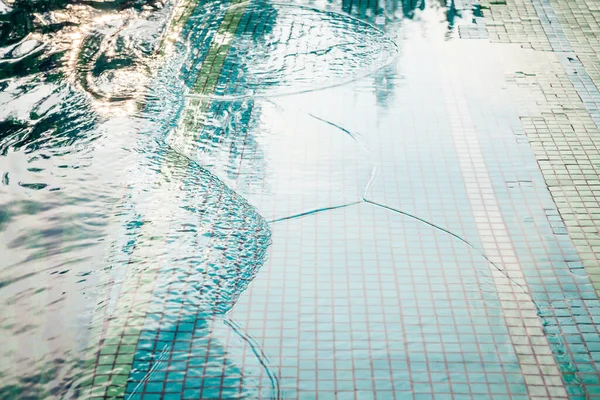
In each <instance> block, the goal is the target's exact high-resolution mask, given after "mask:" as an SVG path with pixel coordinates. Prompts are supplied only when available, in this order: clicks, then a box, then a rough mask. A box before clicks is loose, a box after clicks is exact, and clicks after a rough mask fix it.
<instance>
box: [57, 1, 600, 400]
mask: <svg viewBox="0 0 600 400" xmlns="http://www.w3.org/2000/svg"><path fill="white" fill-rule="evenodd" d="M599 10H600V8H599V7H598V4H597V2H594V1H581V2H579V1H578V2H566V1H563V0H550V1H548V0H498V1H496V0H482V1H476V0H461V1H458V0H449V1H445V2H428V1H425V0H418V1H417V0H415V1H413V0H403V1H382V2H376V1H375V2H371V1H365V2H363V1H358V2H353V1H342V2H341V3H340V2H305V3H292V2H284V3H273V2H269V1H264V0H260V1H259V0H252V1H249V2H242V1H235V0H234V1H231V2H204V3H202V4H192V3H182V4H181V5H180V10H179V14H177V15H179V17H178V18H177V19H176V20H175V22H173V25H172V26H171V29H172V30H173V32H175V33H174V34H173V35H172V38H173V41H172V43H171V46H172V48H171V50H170V51H171V52H167V50H165V57H164V58H162V59H160V61H161V62H160V66H159V67H158V68H157V69H156V71H152V74H151V84H150V85H149V91H148V94H147V95H146V97H145V100H144V103H143V107H140V111H139V112H138V114H136V115H135V118H137V119H140V120H143V121H145V123H147V125H143V129H142V131H143V133H144V134H143V135H139V136H137V137H136V140H134V141H126V142H124V143H123V147H125V148H127V149H130V150H131V154H135V155H132V156H131V157H136V158H135V159H134V160H135V163H136V168H137V170H136V174H126V173H125V174H123V175H122V176H123V177H125V178H124V179H126V180H127V182H126V183H124V184H123V185H122V188H121V189H122V194H121V200H120V202H119V203H118V204H119V206H118V207H119V210H121V211H120V213H119V217H120V220H119V224H117V225H116V226H115V230H114V232H113V236H112V237H111V243H112V245H111V247H110V248H109V251H108V252H109V256H108V257H107V260H109V261H107V263H108V264H110V265H109V267H110V268H108V269H109V271H108V272H107V276H108V277H109V279H108V281H110V282H111V283H110V284H109V285H107V287H106V290H105V291H104V292H102V291H101V293H100V294H99V295H98V296H97V298H95V299H94V301H93V302H92V303H93V304H92V306H91V308H92V309H94V315H93V317H91V318H90V321H91V322H90V323H89V324H88V325H87V326H85V331H86V337H87V340H85V342H86V343H85V345H84V346H81V347H82V349H80V351H79V352H78V354H77V355H76V356H75V358H76V359H77V361H76V363H75V364H76V365H77V368H75V369H74V372H70V373H71V375H70V377H69V378H68V379H67V381H68V384H67V385H66V386H65V388H64V390H63V391H62V392H61V396H62V397H65V398H82V399H84V398H85V399H108V398H115V399H158V398H164V399H197V398H206V399H219V398H227V399H233V398H261V399H262V398H272V399H296V398H300V399H329V398H332V399H334V398H336V399H337V398H339V399H346V398H347V399H446V398H451V399H462V398H472V399H567V398H569V399H585V398H596V397H597V398H600V331H599V328H598V326H599V324H600V300H599V297H598V296H599V293H600V261H599V260H600V236H599V226H600V205H599V203H598V201H599V198H600V190H599V189H600V180H599V178H598V177H599V174H598V169H599V168H600V152H599V148H600V147H599V146H600V145H599V143H600V142H599V141H600V131H599V129H600V125H599V124H600V92H599V90H598V85H600V75H599V73H598V69H599V68H600V67H599V59H598V50H599V47H600V45H599V44H598V40H597V39H598V35H600V27H599V26H598V18H600V14H599ZM440 21H441V22H440ZM166 37H171V36H166ZM131 118H132V119H134V117H131ZM136 121H137V120H136ZM117 122H118V121H117ZM131 142H135V143H133V144H132V143H131ZM127 146H129V147H127ZM138 164H139V166H138ZM123 168H125V167H123Z"/></svg>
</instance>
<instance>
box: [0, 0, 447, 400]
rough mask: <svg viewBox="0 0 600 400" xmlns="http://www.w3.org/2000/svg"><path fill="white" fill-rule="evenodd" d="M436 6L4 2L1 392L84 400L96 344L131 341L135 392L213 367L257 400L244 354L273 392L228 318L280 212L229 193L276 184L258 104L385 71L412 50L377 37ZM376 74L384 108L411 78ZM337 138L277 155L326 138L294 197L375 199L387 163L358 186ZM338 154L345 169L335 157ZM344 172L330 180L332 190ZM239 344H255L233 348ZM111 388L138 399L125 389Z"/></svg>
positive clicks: (288, 141)
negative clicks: (267, 214)
mask: <svg viewBox="0 0 600 400" xmlns="http://www.w3.org/2000/svg"><path fill="white" fill-rule="evenodd" d="M234 3H236V2H234ZM453 4H454V3H453V2H452V3H451V5H450V6H448V8H447V11H448V15H450V12H451V10H452V9H453ZM424 7H425V1H424V0H423V1H403V2H396V1H385V2H382V3H379V2H378V1H366V2H361V3H360V5H359V6H356V5H355V4H354V3H352V2H347V1H343V2H342V4H336V5H334V6H331V5H330V6H329V9H330V10H332V11H335V12H326V11H320V10H315V9H312V8H307V7H300V6H297V7H296V6H291V5H281V4H271V3H268V2H264V1H261V2H251V3H249V4H248V3H240V4H231V3H225V2H211V3H209V4H205V5H201V6H200V7H198V8H197V9H196V11H194V12H192V10H194V9H195V4H190V3H189V2H179V3H177V2H174V1H166V2H158V1H147V2H146V1H140V0H137V1H113V2H110V1H109V2H101V1H81V2H78V1H76V2H73V1H69V2H66V1H49V2H36V1H29V0H19V1H12V2H2V0H0V178H1V180H0V235H1V239H2V240H0V254H1V255H2V256H1V257H0V258H1V259H2V264H1V266H2V269H1V271H0V301H2V303H3V307H2V311H1V314H0V322H1V327H0V329H2V333H1V335H0V336H1V339H0V346H1V349H2V354H1V355H2V357H3V359H4V360H5V362H4V363H2V366H0V386H1V387H2V391H1V392H0V397H2V398H12V397H16V396H20V397H42V396H48V395H50V396H59V397H60V396H74V397H77V396H79V395H81V394H82V393H83V392H84V391H86V390H91V389H90V385H88V383H89V382H88V381H89V380H90V378H92V380H93V379H94V377H95V375H94V374H97V373H98V370H99V369H101V368H103V367H105V364H102V362H103V361H101V358H100V355H99V354H97V352H98V350H99V349H101V350H100V351H105V352H107V353H106V354H112V353H109V351H112V350H111V349H112V348H111V347H110V346H115V343H114V340H115V338H118V337H127V336H131V337H132V339H131V340H132V342H131V343H128V344H127V346H132V349H131V352H130V353H127V357H126V358H128V359H131V360H135V363H133V361H132V365H134V368H133V369H132V370H131V371H127V372H126V370H124V369H120V368H122V367H121V366H117V365H116V364H115V365H111V366H110V367H106V368H105V369H108V371H111V372H122V373H121V374H118V373H117V374H116V375H115V376H119V378H118V379H123V378H122V376H125V378H124V379H125V382H127V381H128V382H129V383H130V384H131V385H130V386H128V388H127V390H128V393H133V392H135V391H137V390H140V388H143V386H144V385H147V384H149V382H150V381H152V379H153V378H152V377H155V378H156V377H161V376H162V378H161V379H163V380H164V374H165V371H163V368H167V369H169V370H170V371H172V370H173V369H175V370H177V371H180V370H178V369H177V368H183V367H184V366H185V368H189V369H190V370H191V371H195V370H196V369H199V367H200V366H202V367H203V368H204V370H205V371H208V372H206V375H205V376H208V377H209V378H210V379H214V380H215V382H216V381H219V380H220V379H222V378H224V377H226V378H227V379H229V380H230V383H231V393H230V394H227V396H226V397H227V398H234V397H236V396H239V397H245V396H253V395H255V394H253V393H247V389H246V388H247V387H255V386H257V384H254V383H247V380H252V379H254V378H253V377H251V376H247V375H244V374H242V373H241V371H240V366H239V365H238V363H239V360H240V359H245V363H246V370H245V371H251V370H252V368H249V367H248V365H249V364H252V363H254V364H255V367H256V369H255V370H256V371H260V370H261V369H266V370H267V371H266V373H267V375H269V380H270V382H269V385H270V386H271V387H275V386H276V384H275V383H274V379H275V378H274V377H273V376H274V375H273V374H271V373H270V372H269V371H268V365H267V364H266V363H265V362H264V361H263V359H262V357H263V355H262V354H261V353H260V350H256V347H255V346H253V345H252V344H251V343H252V338H251V337H248V336H247V335H245V334H244V333H243V332H242V330H241V329H240V330H238V329H233V328H232V327H233V326H234V325H230V324H234V323H233V322H231V321H227V320H226V317H225V314H226V313H227V312H228V311H229V310H231V308H232V307H233V306H234V305H235V304H236V301H237V300H238V298H239V296H240V295H241V294H242V293H243V292H244V290H245V289H246V288H247V286H248V285H249V284H250V282H251V281H252V280H253V279H254V278H255V277H256V276H257V274H258V273H259V270H260V268H261V266H262V265H263V263H264V260H265V258H266V252H267V248H268V246H269V244H270V229H269V227H268V226H267V224H266V222H265V218H264V217H263V216H262V215H261V214H260V213H259V212H258V211H257V210H256V209H255V208H254V207H253V206H252V205H251V204H249V203H248V201H246V200H245V199H244V198H243V197H242V196H241V195H240V194H239V193H237V192H235V191H233V190H232V189H231V188H230V187H229V186H228V185H231V186H232V187H233V186H235V189H236V190H239V191H240V192H244V190H245V189H244V187H246V188H248V187H251V186H252V185H255V186H256V185H257V181H261V180H263V177H265V176H267V175H269V167H270V166H269V165H268V162H269V160H268V159H267V157H265V156H264V155H263V154H264V153H265V151H264V149H263V148H262V147H261V146H263V145H264V143H265V140H264V139H265V137H264V136H263V137H258V136H256V135H257V134H256V132H257V131H260V130H261V129H262V127H261V126H260V124H258V123H257V124H256V125H254V126H253V128H255V129H254V130H251V129H250V128H249V126H250V121H255V122H256V121H259V120H260V117H261V115H262V113H263V112H264V109H265V106H264V105H263V104H258V101H257V100H255V99H253V98H247V97H248V96H257V95H258V96H271V95H280V94H284V93H292V92H300V91H306V90H313V89H318V88H323V87H326V86H331V85H335V84H340V83H343V82H346V81H348V80H351V79H355V78H357V77H361V76H363V75H366V74H369V73H372V72H374V71H376V70H378V69H379V68H380V67H382V66H385V65H386V64H389V63H390V62H391V61H392V60H393V58H394V57H395V55H396V53H397V49H396V47H395V45H394V43H393V42H392V41H391V40H390V38H389V37H388V36H386V33H383V32H381V31H380V30H379V28H382V29H384V30H385V29H388V30H393V28H390V27H393V26H394V25H393V24H394V23H400V21H401V19H402V16H405V17H407V18H414V17H415V15H416V14H417V13H418V10H422V9H423V8H424ZM322 8H326V7H322ZM340 11H345V12H346V13H347V14H350V15H352V16H354V17H359V18H362V19H363V20H366V21H368V22H369V24H367V23H363V22H360V21H358V20H356V19H354V18H351V17H349V16H347V15H344V14H342V13H340ZM400 13H402V14H401V15H398V14H400ZM378 16H383V17H384V20H383V21H384V22H385V23H382V20H377V17H378ZM232 21H235V24H237V25H235V26H234V25H232V24H233V22H232ZM448 21H450V25H452V22H451V18H450V16H449V17H448ZM225 22H226V23H228V24H230V25H228V26H227V27H225V28H221V27H222V26H223V25H224V23H225ZM374 25H375V26H374ZM219 29H220V30H219ZM234 35H235V37H236V40H233V36H234ZM265 54H269V57H265ZM208 56H211V57H212V58H208ZM207 65H208V66H209V67H207ZM372 79H374V80H376V81H377V82H378V83H377V85H375V86H376V87H377V91H378V92H377V97H378V99H379V102H380V104H385V103H386V102H387V101H388V99H389V96H390V95H391V93H392V91H393V89H394V88H395V87H396V85H395V84H394V82H393V80H394V79H395V77H394V70H393V68H387V69H384V70H382V71H380V72H379V73H378V74H376V75H375V76H374V77H373V78H372ZM241 97H244V98H243V99H241ZM216 98H218V99H216ZM230 98H236V100H229V99H230ZM194 102H196V103H194ZM266 108H267V109H269V110H270V111H268V112H269V113H270V114H269V115H271V116H272V115H276V112H273V108H272V107H271V106H267V107H266ZM274 118H275V117H274ZM281 125H282V126H284V125H285V124H283V123H282V124H281ZM302 126H303V127H307V126H310V124H309V123H303V124H302ZM324 126H325V125H324ZM328 129H329V131H326V133H327V135H329V134H331V132H334V131H335V132H336V134H338V135H340V136H339V137H338V136H335V134H334V135H332V136H333V137H335V138H334V139H331V140H330V141H329V142H326V141H325V140H323V139H322V138H321V137H320V136H319V135H318V134H320V133H321V131H319V128H315V129H313V130H312V131H311V132H309V133H305V134H304V136H303V140H304V142H302V141H299V140H297V139H296V138H294V137H292V138H290V137H286V138H284V139H283V140H281V141H280V142H279V143H283V145H282V146H281V149H285V150H286V151H291V150H293V148H294V147H298V146H299V145H298V143H303V144H306V143H308V144H310V145H314V144H315V143H316V144H319V143H320V144H319V146H320V148H319V149H318V150H319V151H315V152H314V153H313V154H312V155H313V156H314V157H313V160H309V162H313V163H314V164H313V165H312V166H315V167H314V168H313V169H312V170H311V171H309V172H303V170H302V169H300V168H298V166H297V165H294V166H293V168H292V167H290V170H289V171H286V173H289V175H287V179H285V181H284V179H283V178H281V175H280V176H279V178H278V179H279V180H278V181H277V182H276V183H277V185H278V186H276V188H278V189H279V194H282V193H283V194H284V195H289V194H294V195H296V194H298V195H306V193H311V194H312V193H313V192H311V190H313V191H314V192H319V190H318V189H320V188H321V187H318V188H317V189H314V187H313V188H307V187H302V185H301V184H300V183H299V182H300V181H301V179H300V178H302V177H304V178H306V177H307V176H308V177H310V178H311V184H313V182H315V183H314V184H313V186H318V185H325V186H327V187H328V188H331V187H332V186H331V185H332V184H333V185H338V186H333V187H336V188H337V187H341V188H340V190H337V189H336V191H337V192H336V193H335V195H340V193H341V197H342V200H344V201H345V200H346V198H345V197H344V196H346V195H347V193H343V190H344V189H345V190H350V191H352V193H351V194H350V195H351V196H355V195H356V194H357V193H361V192H360V190H358V189H357V190H354V188H355V187H357V188H360V189H362V188H364V185H365V182H366V181H368V180H369V179H370V176H371V173H372V168H371V165H370V164H368V163H363V164H362V165H366V166H367V167H366V168H362V167H361V168H362V169H361V168H358V167H356V166H354V167H353V168H354V169H353V170H351V172H352V176H351V177H348V176H347V175H344V174H343V173H340V172H339V171H347V170H348V166H349V165H350V164H352V163H354V161H355V160H356V159H360V160H362V158H360V157H364V155H363V154H362V153H361V151H362V149H361V148H360V146H359V145H358V144H357V143H356V141H354V142H353V141H352V140H350V139H348V138H347V137H345V136H344V134H343V133H342V134H340V132H337V131H336V129H335V128H330V127H329V128H328ZM290 131H293V132H294V134H297V135H301V134H302V132H301V128H299V127H294V129H290ZM173 137H175V139H178V140H179V142H177V141H175V142H173V141H172V140H171V139H173ZM328 137H329V136H328ZM261 139H262V141H261ZM311 140H312V142H311ZM167 141H169V144H170V146H171V147H169V146H168V145H167V143H166V142H167ZM276 145H277V142H276ZM276 145H275V147H273V148H274V149H275V151H277V147H276ZM188 146H189V147H188ZM273 148H272V149H273ZM339 149H344V151H342V152H340V153H341V154H343V155H344V157H347V159H343V160H341V161H340V160H337V159H336V160H333V161H332V160H331V158H330V157H329V155H330V154H332V153H334V152H335V151H336V150H339ZM177 153H179V154H177ZM289 154H293V153H292V152H290V153H289ZM357 154H358V155H357ZM250 155H251V156H252V158H251V161H252V164H251V166H250V167H251V170H252V173H251V174H250V173H247V170H246V169H244V168H249V167H248V160H250ZM340 158H341V157H340ZM278 160H279V161H281V158H279V159H278ZM303 161H304V162H307V161H306V160H303ZM271 162H272V163H274V164H276V163H275V161H273V160H271ZM336 163H337V164H336ZM305 165H306V164H305ZM352 165H354V164H352ZM330 166H333V167H330ZM271 168H272V166H271ZM323 171H325V172H323ZM311 173H313V174H314V177H315V179H312V178H313V175H310V174H311ZM327 174H329V176H331V177H332V178H331V181H322V182H319V183H316V181H317V179H316V178H318V177H319V176H327ZM355 175H356V176H358V177H359V178H360V179H354V178H356V176H355ZM350 178H352V179H353V181H351V179H350ZM363 181H364V182H363ZM332 182H333V183H332ZM348 188H351V189H348ZM245 193H249V194H252V193H253V194H254V195H255V196H256V195H257V193H256V192H252V191H251V190H249V189H246V190H245ZM320 193H321V194H322V193H324V191H320ZM327 196H329V193H327ZM351 196H350V197H351ZM318 200H319V202H320V200H321V198H319V199H318ZM334 200H335V199H334ZM351 200H355V199H354V198H351ZM329 201H331V199H329ZM276 203H277V202H276V201H275V200H274V201H273V202H272V203H271V206H272V209H275V206H276V205H277V204H276ZM307 204H310V207H313V205H312V203H310V202H309V201H307V202H304V203H303V204H302V206H306V205H307ZM318 205H319V204H317V206H318ZM261 211H262V210H261ZM276 211H277V212H281V211H280V210H276ZM283 211H285V212H287V211H289V210H283ZM296 211H298V212H300V211H304V209H298V210H296ZM281 216H283V214H282V215H280V214H274V215H273V217H281ZM135 293H143V294H144V296H145V297H144V296H141V297H140V298H136V297H135V296H133V294H135ZM130 295H131V296H130ZM132 296H133V300H131V297H132ZM142 297H143V298H142ZM123 299H124V300H123ZM128 299H129V300H131V302H128V301H129V300H128ZM129 318H133V319H135V320H136V324H138V325H135V324H134V323H131V324H128V323H126V322H127V321H129ZM223 321H226V322H227V325H225V324H223V323H222V322H223ZM127 327H137V328H139V329H138V330H139V332H138V334H137V336H136V335H133V334H131V335H129V334H127V331H126V329H125V328H127ZM174 332H186V333H185V334H183V335H182V336H178V335H179V334H177V335H175V334H174ZM232 332H233V333H232ZM228 335H229V336H228ZM134 336H135V338H133V337H134ZM232 337H234V339H232ZM227 340H241V341H244V342H245V343H246V344H245V345H243V346H239V347H240V348H242V347H244V346H246V347H245V349H242V350H240V351H239V354H228V353H227V352H226V350H225V349H224V346H223V342H224V341H227ZM248 345H249V346H250V348H251V349H249V348H248ZM233 347H235V346H233ZM231 348H232V346H227V349H228V350H227V351H231ZM249 351H251V352H252V353H253V355H252V354H251V355H250V357H248V352H249ZM106 354H102V355H103V356H104V355H106ZM251 358H254V360H253V361H252V360H250V359H251ZM102 360H104V358H102ZM131 360H130V361H131ZM165 360H168V361H165ZM207 360H210V362H208V361H207ZM130 364H131V363H130ZM172 364H173V365H172ZM106 365H108V364H106ZM192 367H194V368H192ZM90 371H93V372H90ZM161 374H162V375H161ZM246 374H247V372H246ZM103 384H106V385H109V387H119V385H121V386H123V382H122V381H119V382H117V378H115V377H111V378H110V379H108V380H107V381H105V382H104V383H103ZM140 385H141V386H140ZM267 386H268V385H267ZM205 387H210V385H208V384H205ZM270 390H271V389H270ZM234 392H235V393H237V395H234V394H233V393H234ZM275 392H276V390H275ZM270 395H272V394H270Z"/></svg>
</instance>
